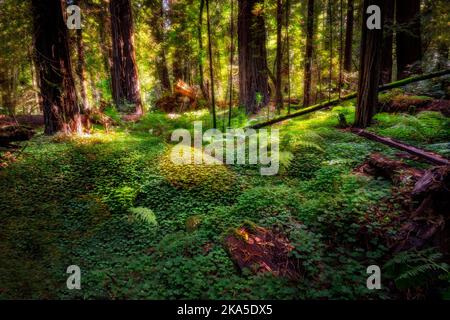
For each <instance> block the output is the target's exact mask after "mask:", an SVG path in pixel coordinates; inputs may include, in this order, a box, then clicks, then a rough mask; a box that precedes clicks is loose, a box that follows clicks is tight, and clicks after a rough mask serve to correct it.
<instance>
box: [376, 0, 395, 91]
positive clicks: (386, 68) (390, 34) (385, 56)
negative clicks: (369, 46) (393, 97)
mask: <svg viewBox="0 0 450 320" xmlns="http://www.w3.org/2000/svg"><path fill="white" fill-rule="evenodd" d="M394 11H395V1H386V9H385V12H386V15H385V23H384V25H385V28H384V32H383V49H382V56H381V78H380V84H385V83H389V82H391V79H392V43H393V40H394Z"/></svg>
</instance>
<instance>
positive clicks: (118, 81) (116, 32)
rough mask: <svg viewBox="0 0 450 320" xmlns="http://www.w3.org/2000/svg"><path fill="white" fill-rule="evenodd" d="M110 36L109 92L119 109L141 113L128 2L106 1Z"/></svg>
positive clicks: (118, 0) (125, 0) (128, 0)
mask: <svg viewBox="0 0 450 320" xmlns="http://www.w3.org/2000/svg"><path fill="white" fill-rule="evenodd" d="M109 10H110V14H111V33H112V52H113V55H112V56H113V61H112V76H111V79H112V92H113V98H114V102H115V104H116V105H117V106H118V107H119V108H124V107H125V108H126V109H125V111H129V110H128V106H129V105H132V106H133V107H132V108H133V109H134V113H136V114H142V112H143V109H142V101H141V90H140V86H139V77H138V70H137V65H136V52H135V48H134V26H133V13H132V9H131V2H130V0H110V3H109Z"/></svg>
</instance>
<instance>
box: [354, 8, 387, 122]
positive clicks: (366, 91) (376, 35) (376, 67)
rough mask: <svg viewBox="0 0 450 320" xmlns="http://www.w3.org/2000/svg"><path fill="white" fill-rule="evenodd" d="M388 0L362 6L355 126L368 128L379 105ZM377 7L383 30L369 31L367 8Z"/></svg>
mask: <svg viewBox="0 0 450 320" xmlns="http://www.w3.org/2000/svg"><path fill="white" fill-rule="evenodd" d="M385 1H386V0H364V2H363V6H362V10H363V11H362V15H361V16H362V17H363V19H362V31H361V52H360V63H359V81H358V96H357V104H356V116H355V124H354V126H355V127H357V128H366V127H367V126H369V125H370V123H371V121H372V117H373V115H374V113H375V108H376V106H377V104H378V83H379V80H380V67H381V50H382V42H383V26H384V21H383V20H384V10H385V6H384V4H385ZM371 5H377V6H379V7H380V9H381V26H382V27H381V29H373V30H370V29H368V27H367V25H366V21H367V19H368V17H369V15H368V14H367V13H366V12H367V8H368V7H369V6H371Z"/></svg>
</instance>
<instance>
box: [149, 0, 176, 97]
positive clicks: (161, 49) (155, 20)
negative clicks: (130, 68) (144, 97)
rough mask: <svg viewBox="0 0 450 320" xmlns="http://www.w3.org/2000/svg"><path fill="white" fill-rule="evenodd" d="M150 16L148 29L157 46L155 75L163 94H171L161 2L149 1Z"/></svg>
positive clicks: (157, 0) (159, 0) (158, 0)
mask: <svg viewBox="0 0 450 320" xmlns="http://www.w3.org/2000/svg"><path fill="white" fill-rule="evenodd" d="M151 9H152V13H151V14H152V16H151V18H150V27H151V28H150V29H151V32H152V36H153V39H154V41H155V43H156V44H157V46H158V55H157V57H156V73H157V77H158V80H159V83H160V86H161V90H162V91H163V93H171V92H172V88H171V85H170V79H169V69H168V67H167V58H166V48H165V43H164V40H165V32H164V9H163V2H162V1H161V0H151Z"/></svg>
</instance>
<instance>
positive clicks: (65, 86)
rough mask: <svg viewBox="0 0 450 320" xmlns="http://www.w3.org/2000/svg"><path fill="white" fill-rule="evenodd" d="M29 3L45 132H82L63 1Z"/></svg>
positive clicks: (39, 0) (33, 0)
mask: <svg viewBox="0 0 450 320" xmlns="http://www.w3.org/2000/svg"><path fill="white" fill-rule="evenodd" d="M31 4H32V10H33V29H34V42H35V44H34V45H35V50H36V51H35V52H36V55H37V57H36V60H37V64H38V69H39V77H40V87H41V88H40V91H41V95H42V99H43V106H44V120H45V133H46V134H54V133H56V132H58V131H63V132H66V133H73V132H81V129H82V128H81V118H80V108H79V106H78V103H77V95H76V91H75V83H74V80H73V75H72V65H71V61H70V51H69V42H68V32H67V26H66V23H65V19H64V11H63V5H62V1H61V0H48V1H45V2H44V1H41V0H32V2H31Z"/></svg>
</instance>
